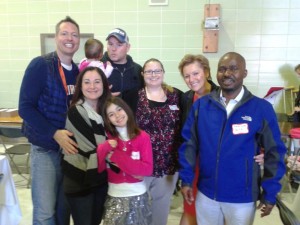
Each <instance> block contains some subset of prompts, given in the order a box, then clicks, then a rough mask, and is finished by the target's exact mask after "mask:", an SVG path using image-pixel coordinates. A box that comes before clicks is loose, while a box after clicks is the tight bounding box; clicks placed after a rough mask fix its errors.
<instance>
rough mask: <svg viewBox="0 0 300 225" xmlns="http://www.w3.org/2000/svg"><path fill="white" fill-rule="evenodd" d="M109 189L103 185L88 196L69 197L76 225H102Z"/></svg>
mask: <svg viewBox="0 0 300 225" xmlns="http://www.w3.org/2000/svg"><path fill="white" fill-rule="evenodd" d="M107 189H108V187H107V185H103V186H100V187H98V188H97V189H96V190H94V191H93V192H91V193H90V194H88V195H84V196H68V195H67V200H68V202H69V205H70V209H71V214H72V218H73V221H74V225H83V224H84V225H99V224H100V223H101V220H102V216H103V211H104V203H105V200H106V195H107Z"/></svg>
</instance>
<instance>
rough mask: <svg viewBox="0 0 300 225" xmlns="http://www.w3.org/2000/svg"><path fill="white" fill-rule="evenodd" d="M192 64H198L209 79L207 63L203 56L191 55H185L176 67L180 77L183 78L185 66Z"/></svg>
mask: <svg viewBox="0 0 300 225" xmlns="http://www.w3.org/2000/svg"><path fill="white" fill-rule="evenodd" d="M194 62H197V63H199V64H200V65H201V66H202V68H203V70H204V73H205V74H208V78H209V79H211V75H210V67H209V61H208V59H207V58H206V57H205V56H203V55H192V54H187V55H185V56H184V57H183V58H182V59H181V61H180V63H179V65H178V69H179V71H180V73H181V75H182V76H183V68H184V67H185V66H188V65H190V64H192V63H194Z"/></svg>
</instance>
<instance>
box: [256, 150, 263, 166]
mask: <svg viewBox="0 0 300 225" xmlns="http://www.w3.org/2000/svg"><path fill="white" fill-rule="evenodd" d="M264 156H265V154H264V153H260V154H259V155H256V156H254V160H255V162H257V163H258V165H260V166H261V165H264Z"/></svg>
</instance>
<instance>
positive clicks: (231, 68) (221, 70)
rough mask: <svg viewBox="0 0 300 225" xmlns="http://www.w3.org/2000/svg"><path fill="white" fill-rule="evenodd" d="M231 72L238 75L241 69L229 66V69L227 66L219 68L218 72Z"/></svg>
mask: <svg viewBox="0 0 300 225" xmlns="http://www.w3.org/2000/svg"><path fill="white" fill-rule="evenodd" d="M227 70H228V71H229V72H230V73H236V72H237V71H238V70H239V68H238V67H237V66H229V67H226V66H220V67H219V68H218V72H219V73H226V71H227Z"/></svg>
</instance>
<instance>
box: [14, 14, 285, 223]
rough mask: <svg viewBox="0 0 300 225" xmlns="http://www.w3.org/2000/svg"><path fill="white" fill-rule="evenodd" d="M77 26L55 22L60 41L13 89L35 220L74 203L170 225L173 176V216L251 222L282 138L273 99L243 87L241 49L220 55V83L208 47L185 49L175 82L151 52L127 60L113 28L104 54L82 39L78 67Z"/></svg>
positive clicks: (108, 218)
mask: <svg viewBox="0 0 300 225" xmlns="http://www.w3.org/2000/svg"><path fill="white" fill-rule="evenodd" d="M79 37H80V29H79V26H78V24H77V23H76V21H74V20H73V19H72V18H70V17H66V18H65V19H63V20H61V21H59V22H58V24H57V25H56V32H55V41H56V50H55V51H54V52H52V53H49V54H46V55H43V56H39V57H36V58H34V59H33V60H32V61H31V62H30V64H29V65H28V67H27V69H26V71H25V75H24V78H23V81H22V85H21V89H20V99H19V113H20V116H21V117H22V118H23V120H24V123H23V132H24V134H25V136H26V137H27V138H28V140H29V142H30V143H31V144H32V151H31V173H32V201H33V225H37V224H52V225H54V224H57V225H65V224H69V222H70V214H71V215H72V219H73V221H74V224H75V225H82V224H85V225H99V224H100V223H101V221H102V220H103V223H104V224H105V225H121V224H135V225H138V224H141V225H148V224H149V225H151V224H153V225H166V224H167V219H168V214H169V209H170V204H171V197H172V194H173V192H174V190H175V186H176V183H177V181H178V178H179V179H180V180H181V183H182V189H181V190H182V194H183V197H184V204H185V205H184V213H183V216H182V219H181V221H180V224H181V225H185V224H187V225H192V224H201V225H202V224H207V225H209V224H218V225H223V224H225V223H226V224H233V225H234V224H252V223H253V219H254V214H255V208H256V201H258V200H259V201H260V203H259V205H258V208H261V212H262V213H261V216H266V215H269V214H270V212H271V210H272V208H273V206H274V204H275V198H276V194H277V193H278V192H279V191H280V188H281V185H280V183H279V180H280V179H281V177H282V176H283V174H284V171H285V167H284V163H283V157H284V154H285V151H286V149H285V146H284V144H283V143H282V141H281V140H280V131H279V128H278V125H277V120H276V116H275V113H274V111H273V108H272V107H271V105H269V103H267V102H266V101H265V100H262V99H260V98H258V97H255V96H254V95H252V94H251V92H250V91H249V90H247V88H246V87H245V86H243V79H244V78H245V77H246V76H247V69H246V62H245V59H244V58H243V56H241V55H240V54H238V53H236V52H229V53H226V54H225V55H224V56H222V57H221V59H220V61H219V64H218V72H217V80H218V83H219V85H220V86H217V85H216V84H214V83H213V82H212V80H211V74H210V67H209V62H208V60H207V58H205V57H204V56H202V55H190V54H188V55H186V56H184V57H183V59H182V60H181V62H180V63H179V71H180V73H181V75H182V77H183V80H184V82H185V83H186V84H187V86H188V88H189V89H190V90H189V91H188V92H186V93H182V92H181V91H180V90H179V89H177V88H175V87H171V86H169V85H168V84H166V83H165V82H164V76H165V69H164V66H163V64H162V62H160V61H159V60H158V59H155V58H151V59H149V60H147V61H146V62H145V63H144V65H143V67H141V66H140V65H139V64H137V63H136V62H134V61H133V59H132V58H131V57H130V56H129V55H128V51H129V50H130V43H129V37H128V35H127V33H126V32H125V31H124V30H122V29H120V28H116V29H114V30H112V31H111V32H110V33H109V34H108V36H107V38H106V41H107V51H106V52H105V53H104V54H103V44H102V43H101V42H100V41H99V40H97V39H90V40H88V41H87V42H86V43H85V55H86V58H84V59H83V60H82V61H81V62H80V65H79V69H78V67H77V65H76V64H75V63H74V62H73V61H72V58H73V55H74V54H75V52H76V51H77V50H78V48H79V42H80V38H79ZM100 59H101V60H102V61H100ZM261 149H263V150H264V154H261ZM262 161H263V163H264V175H263V177H261V176H260V165H259V164H261V163H262ZM261 189H262V190H261ZM195 205H196V206H195Z"/></svg>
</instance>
